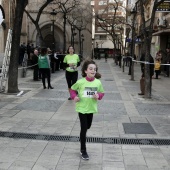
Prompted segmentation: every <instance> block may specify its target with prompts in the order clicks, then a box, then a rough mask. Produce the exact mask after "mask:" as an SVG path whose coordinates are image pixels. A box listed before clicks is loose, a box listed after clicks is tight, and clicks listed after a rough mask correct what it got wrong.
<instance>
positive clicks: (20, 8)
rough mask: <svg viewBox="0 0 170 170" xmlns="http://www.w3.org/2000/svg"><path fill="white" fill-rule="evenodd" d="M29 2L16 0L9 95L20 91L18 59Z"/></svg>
mask: <svg viewBox="0 0 170 170" xmlns="http://www.w3.org/2000/svg"><path fill="white" fill-rule="evenodd" d="M27 4H28V0H22V1H21V0H16V7H15V17H14V25H13V34H12V46H11V57H10V65H9V78H8V93H17V92H18V91H19V90H18V58H19V45H20V35H21V28H22V19H23V13H24V9H25V7H26V6H27Z"/></svg>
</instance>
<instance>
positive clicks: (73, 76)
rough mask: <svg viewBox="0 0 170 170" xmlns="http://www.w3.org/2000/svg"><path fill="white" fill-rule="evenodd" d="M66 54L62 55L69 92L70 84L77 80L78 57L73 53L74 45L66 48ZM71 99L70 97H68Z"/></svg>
mask: <svg viewBox="0 0 170 170" xmlns="http://www.w3.org/2000/svg"><path fill="white" fill-rule="evenodd" d="M67 53H68V54H67V55H66V56H65V57H64V61H63V64H64V67H65V68H66V74H65V75H66V81H67V85H68V90H69V92H70V89H71V86H72V85H73V84H74V83H75V82H76V81H77V78H78V71H77V67H78V66H79V65H80V58H79V56H78V55H77V54H74V47H73V46H69V47H68V50H67ZM68 100H71V97H69V98H68Z"/></svg>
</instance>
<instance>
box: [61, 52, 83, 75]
mask: <svg viewBox="0 0 170 170" xmlns="http://www.w3.org/2000/svg"><path fill="white" fill-rule="evenodd" d="M63 62H64V63H66V64H74V67H67V68H66V70H67V71H69V72H74V71H77V63H78V62H80V58H79V56H78V55H77V54H73V55H70V54H68V55H66V56H65V57H64V61H63Z"/></svg>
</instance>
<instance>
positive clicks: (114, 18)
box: [95, 0, 126, 63]
mask: <svg viewBox="0 0 170 170" xmlns="http://www.w3.org/2000/svg"><path fill="white" fill-rule="evenodd" d="M123 12H124V16H123V15H119V14H120V13H121V14H122V13H123ZM125 12H126V8H125V7H123V6H122V5H120V3H119V1H118V0H114V3H111V4H109V3H108V5H107V6H106V7H105V9H104V10H103V11H102V12H100V13H99V12H98V13H97V12H96V14H95V18H96V26H97V27H100V28H102V30H103V31H105V32H106V35H107V37H108V38H109V39H110V40H111V41H112V43H113V44H114V48H115V50H116V49H118V48H120V45H121V48H122V49H123V43H122V40H121V38H122V37H121V32H122V29H123V27H122V24H126V21H125ZM109 13H110V14H109ZM118 34H120V36H119V35H118ZM114 55H115V53H114ZM115 62H116V63H117V58H115Z"/></svg>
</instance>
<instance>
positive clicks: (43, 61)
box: [38, 55, 50, 68]
mask: <svg viewBox="0 0 170 170" xmlns="http://www.w3.org/2000/svg"><path fill="white" fill-rule="evenodd" d="M38 67H39V68H50V64H49V58H48V56H47V55H45V56H41V55H39V56H38Z"/></svg>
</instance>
